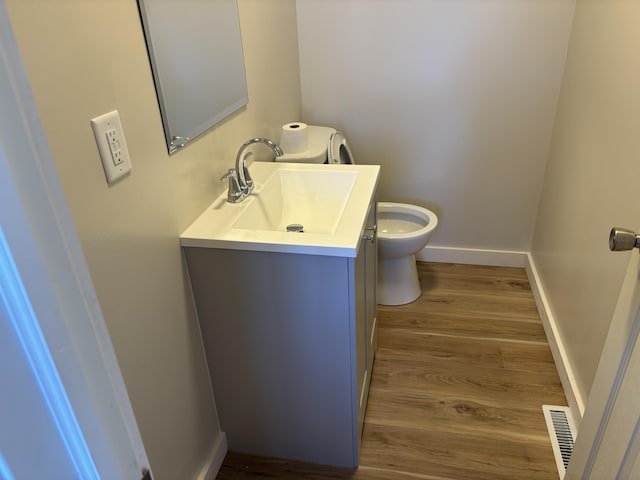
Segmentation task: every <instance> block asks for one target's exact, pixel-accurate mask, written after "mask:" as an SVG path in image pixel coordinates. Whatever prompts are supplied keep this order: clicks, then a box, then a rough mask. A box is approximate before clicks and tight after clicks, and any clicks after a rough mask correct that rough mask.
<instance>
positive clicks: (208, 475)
mask: <svg viewBox="0 0 640 480" xmlns="http://www.w3.org/2000/svg"><path fill="white" fill-rule="evenodd" d="M228 449H229V447H228V445H227V435H226V434H225V433H224V432H219V433H218V435H217V437H216V440H215V442H214V443H213V448H212V449H211V454H210V455H209V459H208V460H207V462H206V463H205V464H204V466H203V467H202V469H201V470H200V473H199V474H198V477H197V479H198V480H214V479H215V478H216V475H218V472H219V471H220V467H221V466H222V462H223V461H224V456H225V455H226V454H227V451H228Z"/></svg>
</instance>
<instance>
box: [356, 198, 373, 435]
mask: <svg viewBox="0 0 640 480" xmlns="http://www.w3.org/2000/svg"><path fill="white" fill-rule="evenodd" d="M376 207H377V202H375V201H373V202H372V203H371V205H370V207H369V211H368V213H367V220H366V223H365V228H364V230H363V235H362V239H361V240H360V248H359V249H358V256H357V257H356V261H355V270H356V285H355V294H356V295H355V297H356V350H357V362H356V363H357V379H358V427H359V428H358V431H359V433H360V434H362V427H363V425H364V414H365V409H366V406H367V398H368V395H369V383H370V382H371V371H372V368H373V358H374V355H375V349H376V345H377V334H376V319H377V301H376V284H377V264H378V250H377V233H376V228H377V227H376V219H377V208H376Z"/></svg>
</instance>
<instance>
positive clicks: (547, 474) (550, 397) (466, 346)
mask: <svg viewBox="0 0 640 480" xmlns="http://www.w3.org/2000/svg"><path fill="white" fill-rule="evenodd" d="M418 269H419V272H420V277H421V284H422V289H423V295H422V296H421V297H420V299H418V300H417V301H415V302H413V303H411V304H409V305H404V306H398V307H383V306H379V309H378V351H377V354H376V360H375V364H374V368H373V376H372V381H371V389H370V393H369V403H368V406H367V411H366V417H365V426H364V431H363V438H362V450H361V455H360V467H359V468H358V469H357V470H352V469H340V468H333V467H327V466H319V465H313V464H307V463H301V462H292V461H286V460H278V459H266V458H259V457H251V456H247V455H241V454H236V453H229V454H227V456H226V458H225V461H224V463H223V465H222V468H221V470H220V472H219V474H218V477H217V478H218V479H219V480H237V479H255V478H278V479H313V480H320V479H353V480H436V479H437V480H476V479H477V480H485V479H486V480H499V479H505V480H506V479H508V480H514V479H518V480H522V479H554V480H555V479H557V478H558V472H557V469H556V466H555V461H554V459H553V453H552V450H551V444H550V441H549V437H548V434H547V430H546V426H545V422H544V417H543V414H542V405H543V404H551V405H566V400H565V397H564V394H563V391H562V387H561V385H560V381H559V379H558V375H557V373H556V370H555V367H554V364H553V359H552V357H551V353H550V351H549V346H548V344H547V341H546V338H545V334H544V330H543V328H542V325H541V323H540V318H539V316H538V312H537V310H536V306H535V303H534V300H533V296H532V293H531V289H530V286H529V283H528V281H527V276H526V273H525V271H524V270H523V269H519V268H504V267H485V266H469V265H455V264H437V263H436V264H434V263H418Z"/></svg>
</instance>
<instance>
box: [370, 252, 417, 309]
mask: <svg viewBox="0 0 640 480" xmlns="http://www.w3.org/2000/svg"><path fill="white" fill-rule="evenodd" d="M421 294H422V289H421V288H420V281H419V279H418V269H417V267H416V257H415V255H408V256H406V257H400V258H379V259H378V303H379V304H380V305H404V304H406V303H411V302H413V301H414V300H417V299H418V297H420V295H421Z"/></svg>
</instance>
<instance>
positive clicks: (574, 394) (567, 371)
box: [525, 253, 585, 425]
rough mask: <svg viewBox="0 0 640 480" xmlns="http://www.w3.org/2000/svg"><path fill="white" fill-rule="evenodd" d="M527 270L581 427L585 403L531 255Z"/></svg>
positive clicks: (552, 350)
mask: <svg viewBox="0 0 640 480" xmlns="http://www.w3.org/2000/svg"><path fill="white" fill-rule="evenodd" d="M525 269H526V271H527V276H528V277H529V284H530V285H531V291H532V292H533V297H534V299H535V301H536V306H537V307H538V313H539V314H540V320H542V326H543V327H544V331H545V333H546V335H547V341H548V342H549V347H550V348H551V354H552V355H553V360H554V362H555V364H556V369H557V370H558V375H559V376H560V382H561V383H562V388H563V389H564V394H565V396H566V397H567V402H568V403H569V408H570V409H571V416H572V417H573V418H574V419H575V420H576V424H578V425H579V424H580V422H581V420H582V416H583V414H584V408H585V402H584V399H583V398H582V394H581V393H580V389H579V388H578V384H577V382H576V377H575V375H574V373H573V367H572V365H571V362H570V361H569V356H568V355H567V350H566V348H565V346H564V341H563V339H562V335H561V334H560V330H559V329H558V325H557V323H556V320H555V318H554V316H553V313H552V310H551V306H550V304H549V300H548V299H547V295H546V293H545V290H544V287H543V285H542V280H541V278H540V275H539V273H538V269H537V268H536V264H535V261H534V260H533V257H532V255H531V254H530V253H527V263H526V265H525Z"/></svg>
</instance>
